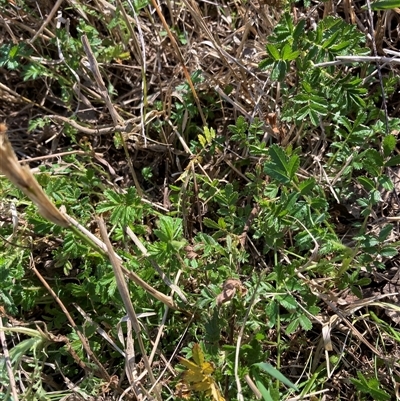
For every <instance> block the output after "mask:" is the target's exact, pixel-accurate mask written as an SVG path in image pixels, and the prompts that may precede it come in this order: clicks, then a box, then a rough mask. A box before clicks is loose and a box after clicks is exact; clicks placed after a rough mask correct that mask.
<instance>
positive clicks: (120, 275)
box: [97, 217, 161, 401]
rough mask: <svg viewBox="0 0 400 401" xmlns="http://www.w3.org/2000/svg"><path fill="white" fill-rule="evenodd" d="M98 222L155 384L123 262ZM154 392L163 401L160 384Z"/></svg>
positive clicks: (100, 220) (102, 221) (121, 293)
mask: <svg viewBox="0 0 400 401" xmlns="http://www.w3.org/2000/svg"><path fill="white" fill-rule="evenodd" d="M97 223H98V225H99V228H100V233H101V236H102V238H103V241H104V243H105V244H106V246H107V250H108V257H109V258H110V262H111V265H112V267H113V270H114V275H115V280H116V282H117V287H118V291H119V293H120V295H121V298H122V301H123V303H124V305H125V309H126V312H127V314H128V316H129V319H130V320H131V322H132V326H133V329H134V330H135V333H136V337H137V341H138V343H139V348H140V352H141V353H142V358H143V362H144V366H145V368H146V370H147V373H148V375H149V378H150V381H151V383H152V384H153V385H155V383H156V379H155V377H154V375H153V372H152V370H151V366H150V362H149V359H148V357H147V353H146V349H145V347H144V343H143V340H142V336H141V329H140V325H139V321H138V319H137V317H136V312H135V309H134V308H133V305H132V301H131V297H130V294H129V289H128V286H127V284H126V282H125V278H124V275H123V270H122V266H121V262H120V261H119V260H118V259H117V257H116V254H115V252H114V249H113V247H112V245H111V242H110V240H109V238H108V233H107V229H106V225H105V223H104V220H103V219H102V218H101V217H99V218H98V219H97ZM154 392H155V394H156V398H157V400H158V401H161V394H160V392H159V390H158V386H154Z"/></svg>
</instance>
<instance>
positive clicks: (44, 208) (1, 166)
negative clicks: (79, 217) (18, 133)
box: [0, 124, 70, 227]
mask: <svg viewBox="0 0 400 401" xmlns="http://www.w3.org/2000/svg"><path fill="white" fill-rule="evenodd" d="M6 132H7V126H6V125H5V124H0V173H1V174H4V175H5V176H6V177H7V178H8V179H9V180H10V181H11V182H12V183H13V184H14V185H15V186H16V187H17V188H18V189H20V190H21V191H22V192H23V193H24V194H25V195H26V196H27V197H28V198H29V199H30V200H31V201H32V202H33V203H34V204H35V205H36V206H37V208H38V209H39V214H40V215H41V216H43V217H44V218H45V219H47V220H49V221H51V222H52V223H54V224H57V225H59V226H61V227H69V225H70V224H69V222H68V220H67V219H66V217H65V216H64V215H63V214H62V213H61V212H60V211H59V210H58V209H57V208H56V207H55V206H54V204H53V203H52V202H51V201H50V200H49V198H48V197H47V196H46V194H45V193H44V191H43V189H42V187H41V186H40V185H39V184H38V182H37V181H36V179H35V177H34V176H33V174H32V171H31V169H30V168H29V167H28V166H21V165H20V164H19V162H18V159H17V156H16V155H15V153H14V149H13V148H12V146H11V143H10V141H9V140H8V137H7V134H6Z"/></svg>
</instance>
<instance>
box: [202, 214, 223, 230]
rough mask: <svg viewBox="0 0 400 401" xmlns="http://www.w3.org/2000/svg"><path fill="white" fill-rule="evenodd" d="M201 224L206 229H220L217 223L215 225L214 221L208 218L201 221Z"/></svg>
mask: <svg viewBox="0 0 400 401" xmlns="http://www.w3.org/2000/svg"><path fill="white" fill-rule="evenodd" d="M203 224H204V225H205V226H206V227H208V228H215V229H217V230H219V229H220V226H219V225H218V223H216V222H215V221H214V220H211V219H210V218H208V217H205V218H204V219H203Z"/></svg>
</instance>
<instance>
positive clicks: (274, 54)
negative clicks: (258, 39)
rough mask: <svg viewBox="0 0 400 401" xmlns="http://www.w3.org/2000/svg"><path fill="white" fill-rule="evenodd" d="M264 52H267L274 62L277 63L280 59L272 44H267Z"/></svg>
mask: <svg viewBox="0 0 400 401" xmlns="http://www.w3.org/2000/svg"><path fill="white" fill-rule="evenodd" d="M266 50H267V52H268V54H269V55H270V56H271V57H272V58H273V59H274V60H275V61H278V60H280V59H281V56H280V54H279V50H278V49H277V47H276V46H275V45H273V44H272V43H268V44H267V46H266Z"/></svg>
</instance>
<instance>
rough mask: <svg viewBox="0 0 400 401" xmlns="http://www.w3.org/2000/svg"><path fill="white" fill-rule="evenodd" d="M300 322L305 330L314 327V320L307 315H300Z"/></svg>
mask: <svg viewBox="0 0 400 401" xmlns="http://www.w3.org/2000/svg"><path fill="white" fill-rule="evenodd" d="M299 322H300V325H301V327H302V329H303V330H305V331H308V330H311V329H312V322H311V320H310V319H309V318H308V317H307V316H306V315H300V316H299Z"/></svg>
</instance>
